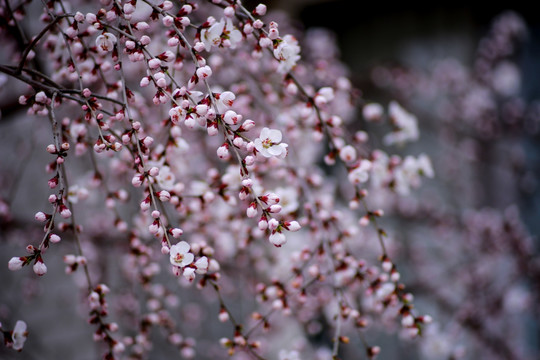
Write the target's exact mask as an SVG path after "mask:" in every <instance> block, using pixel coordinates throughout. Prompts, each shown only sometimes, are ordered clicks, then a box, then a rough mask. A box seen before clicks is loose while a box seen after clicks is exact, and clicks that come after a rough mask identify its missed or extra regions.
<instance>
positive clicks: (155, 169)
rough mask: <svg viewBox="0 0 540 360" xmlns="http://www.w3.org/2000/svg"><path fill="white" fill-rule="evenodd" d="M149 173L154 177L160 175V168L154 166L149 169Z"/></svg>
mask: <svg viewBox="0 0 540 360" xmlns="http://www.w3.org/2000/svg"><path fill="white" fill-rule="evenodd" d="M148 174H150V176H152V177H156V176H158V175H159V168H158V167H155V166H154V167H152V168H150V170H149V171H148Z"/></svg>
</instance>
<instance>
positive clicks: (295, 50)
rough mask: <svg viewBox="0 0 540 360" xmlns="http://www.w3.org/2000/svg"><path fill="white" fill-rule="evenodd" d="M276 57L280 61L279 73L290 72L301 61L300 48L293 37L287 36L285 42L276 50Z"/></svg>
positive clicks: (284, 38)
mask: <svg viewBox="0 0 540 360" xmlns="http://www.w3.org/2000/svg"><path fill="white" fill-rule="evenodd" d="M274 56H275V57H276V59H278V60H279V66H278V71H279V72H280V73H282V74H285V73H287V72H289V71H290V70H291V69H292V68H293V67H294V66H295V65H296V63H297V61H298V60H300V46H298V41H297V40H296V39H295V37H294V36H292V35H285V36H284V37H283V41H282V42H280V43H279V45H278V46H277V47H276V48H275V49H274Z"/></svg>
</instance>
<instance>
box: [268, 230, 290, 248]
mask: <svg viewBox="0 0 540 360" xmlns="http://www.w3.org/2000/svg"><path fill="white" fill-rule="evenodd" d="M269 240H270V242H271V243H272V244H274V246H276V247H281V245H283V244H285V243H286V242H287V238H286V237H285V235H284V234H283V233H280V232H278V231H276V232H273V233H272V234H271V235H270V237H269Z"/></svg>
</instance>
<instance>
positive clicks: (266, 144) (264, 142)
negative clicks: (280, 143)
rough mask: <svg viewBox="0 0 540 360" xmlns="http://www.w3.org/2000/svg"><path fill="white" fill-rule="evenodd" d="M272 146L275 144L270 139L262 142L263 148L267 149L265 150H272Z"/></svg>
mask: <svg viewBox="0 0 540 360" xmlns="http://www.w3.org/2000/svg"><path fill="white" fill-rule="evenodd" d="M272 145H274V143H273V142H272V140H270V139H264V140H263V141H262V146H263V148H265V149H268V148H270V147H271V146H272Z"/></svg>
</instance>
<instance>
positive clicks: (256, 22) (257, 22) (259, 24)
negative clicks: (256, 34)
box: [253, 19, 264, 29]
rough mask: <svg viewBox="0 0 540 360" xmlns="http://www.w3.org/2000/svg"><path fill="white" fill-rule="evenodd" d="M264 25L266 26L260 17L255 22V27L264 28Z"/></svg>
mask: <svg viewBox="0 0 540 360" xmlns="http://www.w3.org/2000/svg"><path fill="white" fill-rule="evenodd" d="M263 26H264V23H263V22H262V21H261V20H259V19H257V20H255V22H253V27H254V28H255V29H262V28H263Z"/></svg>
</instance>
